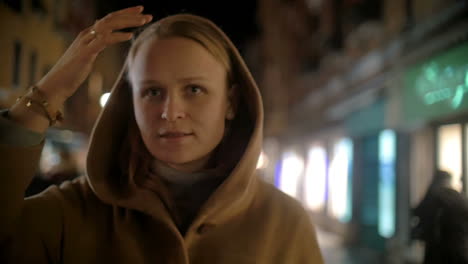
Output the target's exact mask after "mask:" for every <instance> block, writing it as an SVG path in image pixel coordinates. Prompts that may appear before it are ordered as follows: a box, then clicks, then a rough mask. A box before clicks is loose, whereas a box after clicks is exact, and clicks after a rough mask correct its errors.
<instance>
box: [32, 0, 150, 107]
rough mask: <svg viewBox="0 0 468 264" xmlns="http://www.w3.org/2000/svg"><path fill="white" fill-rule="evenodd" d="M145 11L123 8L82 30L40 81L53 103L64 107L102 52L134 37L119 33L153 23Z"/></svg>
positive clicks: (41, 88)
mask: <svg viewBox="0 0 468 264" xmlns="http://www.w3.org/2000/svg"><path fill="white" fill-rule="evenodd" d="M142 11H143V7H142V6H136V7H130V8H126V9H122V10H119V11H116V12H113V13H110V14H108V15H106V16H105V17H103V18H101V19H99V20H97V21H96V22H95V23H94V25H92V26H91V27H89V28H86V29H84V30H83V31H81V32H80V34H79V35H78V36H77V37H76V39H75V40H74V41H73V43H72V44H71V45H70V47H69V48H68V49H67V51H66V52H65V53H64V54H63V56H62V57H61V58H60V59H59V61H58V62H57V63H56V64H55V65H54V67H53V68H52V69H51V70H50V71H49V72H48V73H47V74H46V75H45V76H44V77H43V78H42V79H41V80H40V81H39V82H38V84H37V85H38V87H39V89H40V90H41V92H42V93H43V94H44V95H45V96H46V97H47V98H48V99H49V100H50V101H51V103H52V104H55V105H59V104H63V102H64V101H65V100H66V99H67V98H69V97H70V96H71V95H73V93H74V92H75V91H76V90H77V89H78V87H79V86H80V85H81V84H82V83H83V82H84V81H85V80H86V78H87V77H88V75H89V73H90V72H91V69H92V67H93V64H94V61H95V60H96V57H97V56H98V55H99V53H100V52H101V51H102V50H104V49H105V48H106V47H107V46H109V45H113V44H116V43H120V42H124V41H128V40H130V39H131V38H132V36H133V34H132V33H127V32H119V31H118V30H120V29H125V28H130V27H138V26H143V25H145V24H147V23H148V22H150V21H151V20H152V16H151V15H144V14H142Z"/></svg>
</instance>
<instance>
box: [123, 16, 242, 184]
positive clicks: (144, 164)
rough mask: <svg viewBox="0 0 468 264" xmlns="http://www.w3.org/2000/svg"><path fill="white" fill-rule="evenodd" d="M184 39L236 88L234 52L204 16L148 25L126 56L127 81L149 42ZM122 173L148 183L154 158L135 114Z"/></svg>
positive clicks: (128, 135) (127, 140)
mask: <svg viewBox="0 0 468 264" xmlns="http://www.w3.org/2000/svg"><path fill="white" fill-rule="evenodd" d="M171 37H182V38H187V39H190V40H193V41H195V42H197V43H199V44H200V45H202V46H203V47H204V48H205V49H206V50H207V51H208V52H210V53H211V54H212V55H213V56H214V57H215V58H216V59H217V60H219V62H220V63H222V65H223V66H224V67H225V69H226V73H227V80H226V81H227V84H228V87H229V89H231V87H233V85H234V80H235V79H236V77H237V76H234V75H235V73H234V66H233V57H234V54H233V50H232V48H231V46H230V45H229V43H227V41H226V37H225V36H224V33H223V32H221V30H219V29H218V28H217V26H215V25H214V24H213V23H212V22H211V21H209V20H207V19H204V18H202V17H198V16H193V15H187V14H181V15H175V16H170V17H167V18H164V19H162V20H159V21H157V22H155V23H153V24H150V25H149V26H147V27H146V28H145V29H144V30H143V31H142V32H141V33H140V34H139V35H138V36H137V38H136V39H135V40H134V41H133V43H132V46H131V47H130V50H129V53H128V56H127V63H126V65H127V69H126V73H127V80H130V78H129V76H128V74H129V72H130V71H129V69H130V68H131V67H132V65H133V63H134V59H135V56H136V53H137V52H138V49H139V47H140V46H141V45H142V43H144V42H145V41H148V40H150V39H167V38H171ZM120 154H121V156H120V158H121V163H120V164H121V165H122V168H121V169H122V171H123V172H124V173H128V176H129V179H133V180H134V181H135V182H136V183H137V184H140V185H141V184H145V179H144V177H145V176H144V175H146V174H147V173H148V172H149V168H150V162H151V160H152V156H151V154H150V153H149V151H148V149H147V148H146V147H145V145H144V143H143V140H142V139H141V135H140V133H139V130H138V127H137V124H136V121H135V118H134V116H133V115H132V116H131V118H130V120H129V129H128V134H127V138H126V140H125V143H124V145H123V148H122V150H121V153H120Z"/></svg>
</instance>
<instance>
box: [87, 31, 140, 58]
mask: <svg viewBox="0 0 468 264" xmlns="http://www.w3.org/2000/svg"><path fill="white" fill-rule="evenodd" d="M132 37H133V33H125V32H114V33H110V34H99V35H97V36H96V38H95V39H93V40H92V41H91V42H90V43H89V45H88V48H89V51H90V52H91V53H99V52H101V51H102V50H103V49H105V48H106V47H107V46H109V45H112V44H116V43H119V42H123V41H127V40H130V39H131V38H132Z"/></svg>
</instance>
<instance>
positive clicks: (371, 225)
mask: <svg viewBox="0 0 468 264" xmlns="http://www.w3.org/2000/svg"><path fill="white" fill-rule="evenodd" d="M386 108H387V102H386V100H385V99H383V98H381V99H379V100H377V101H376V102H374V103H373V104H371V105H369V106H368V107H366V108H364V109H361V110H359V111H356V112H354V113H352V114H351V115H350V116H349V117H348V119H347V120H346V127H347V130H348V132H349V134H350V135H351V137H352V138H353V139H354V140H355V147H354V152H355V153H354V156H355V157H356V159H355V160H354V165H355V168H354V175H355V178H354V181H353V184H354V188H353V189H354V191H353V193H354V199H353V200H354V201H353V204H355V206H354V210H353V215H355V218H354V223H356V224H357V226H358V229H359V231H358V233H359V236H358V238H357V239H358V240H359V241H358V242H359V243H361V244H363V245H365V246H367V247H369V248H374V249H377V250H384V248H385V244H386V241H387V239H389V238H391V237H393V236H394V235H395V232H396V217H397V197H396V193H397V175H396V163H397V134H396V132H395V131H393V130H389V129H385V113H386Z"/></svg>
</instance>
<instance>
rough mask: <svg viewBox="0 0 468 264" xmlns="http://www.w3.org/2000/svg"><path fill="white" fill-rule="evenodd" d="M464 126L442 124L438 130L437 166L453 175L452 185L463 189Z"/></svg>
mask: <svg viewBox="0 0 468 264" xmlns="http://www.w3.org/2000/svg"><path fill="white" fill-rule="evenodd" d="M461 135H462V127H461V125H460V124H452V125H445V126H441V127H440V128H439V129H438V130H437V140H438V144H439V146H438V153H437V167H438V168H439V169H441V170H445V171H447V172H448V173H450V174H451V175H452V187H453V188H454V189H455V190H458V191H460V190H461V189H462V182H461V175H462V163H461V161H462V142H461V140H462V136H461Z"/></svg>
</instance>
